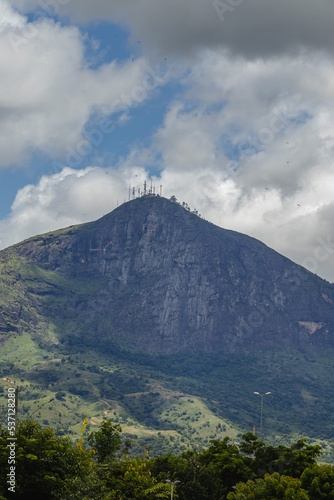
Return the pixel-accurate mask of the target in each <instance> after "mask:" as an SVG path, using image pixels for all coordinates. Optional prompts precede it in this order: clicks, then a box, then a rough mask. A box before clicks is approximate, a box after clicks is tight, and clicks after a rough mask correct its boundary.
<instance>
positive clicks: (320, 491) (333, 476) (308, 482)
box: [300, 465, 334, 500]
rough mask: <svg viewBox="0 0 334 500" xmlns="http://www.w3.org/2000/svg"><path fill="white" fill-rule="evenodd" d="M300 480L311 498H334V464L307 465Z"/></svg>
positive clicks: (312, 499) (313, 499) (318, 499)
mask: <svg viewBox="0 0 334 500" xmlns="http://www.w3.org/2000/svg"><path fill="white" fill-rule="evenodd" d="M300 480H301V483H302V487H303V488H304V489H305V490H307V493H308V496H309V498H310V500H321V499H322V498H326V499H329V500H333V499H334V467H333V466H332V465H313V467H307V468H306V469H305V470H304V472H303V473H302V475H301V477H300Z"/></svg>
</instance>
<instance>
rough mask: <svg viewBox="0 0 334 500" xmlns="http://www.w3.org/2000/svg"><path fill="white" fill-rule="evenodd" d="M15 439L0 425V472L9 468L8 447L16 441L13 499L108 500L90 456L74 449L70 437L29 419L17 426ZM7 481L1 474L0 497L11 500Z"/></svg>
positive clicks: (84, 451)
mask: <svg viewBox="0 0 334 500" xmlns="http://www.w3.org/2000/svg"><path fill="white" fill-rule="evenodd" d="M15 438H16V439H15V441H14V440H11V436H10V435H9V432H8V431H7V429H6V428H5V427H4V426H3V425H0V469H1V471H6V470H8V467H9V464H8V454H9V448H8V446H7V445H8V443H10V442H13V443H14V442H15V446H13V449H14V448H15V459H14V463H13V464H12V466H13V467H15V497H17V498H20V499H24V500H29V499H31V498H34V500H45V499H46V498H47V499H49V500H54V499H60V498H71V499H72V500H74V499H76V498H78V499H79V498H80V499H82V498H90V499H100V498H108V496H103V495H104V493H103V492H105V488H104V486H103V483H102V482H101V481H100V479H99V477H98V476H97V474H96V473H95V471H94V470H93V467H92V459H91V454H90V453H88V452H87V451H86V450H82V449H81V450H80V449H77V448H75V447H74V446H73V444H72V442H71V441H70V439H69V438H65V437H62V436H57V434H56V432H55V431H54V430H53V429H51V428H50V427H47V428H45V429H41V427H40V425H39V424H38V423H37V422H34V421H32V420H27V421H26V420H21V421H20V422H19V423H18V425H17V428H16V432H15ZM6 480H7V479H6V474H1V477H0V496H1V495H2V496H3V497H5V498H12V496H13V495H12V493H11V492H9V491H8V485H7V484H6ZM88 492H89V497H87V495H86V494H88ZM105 493H106V492H105ZM10 495H11V496H10ZM101 495H102V496H101ZM106 495H107V493H106Z"/></svg>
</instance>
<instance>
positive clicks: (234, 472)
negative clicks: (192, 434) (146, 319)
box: [0, 419, 334, 500]
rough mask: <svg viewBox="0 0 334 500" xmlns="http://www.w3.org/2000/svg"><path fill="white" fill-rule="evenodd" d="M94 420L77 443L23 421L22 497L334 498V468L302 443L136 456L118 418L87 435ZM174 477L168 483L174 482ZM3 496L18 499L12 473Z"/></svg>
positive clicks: (219, 445)
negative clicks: (11, 485)
mask: <svg viewBox="0 0 334 500" xmlns="http://www.w3.org/2000/svg"><path fill="white" fill-rule="evenodd" d="M87 422H88V421H87V419H85V421H84V425H83V427H82V433H81V438H80V439H79V440H78V441H77V442H76V444H75V445H73V443H71V441H70V440H69V438H66V437H63V436H59V435H57V433H56V432H55V431H54V430H53V429H52V428H50V427H46V428H44V429H42V428H41V427H40V425H39V424H38V423H37V422H35V421H33V420H24V421H20V422H19V424H18V427H17V431H16V435H15V437H16V444H15V451H16V455H15V497H17V498H20V499H27V500H30V499H31V498H34V499H35V500H42V499H43V500H44V499H46V498H47V499H49V500H53V499H54V500H56V499H73V500H74V499H84V500H85V499H86V500H88V499H92V500H94V499H96V500H136V499H138V500H145V499H146V500H147V499H149V500H150V499H151V500H154V499H166V500H167V499H168V498H170V490H171V484H170V481H172V482H175V481H178V483H176V484H175V485H174V498H175V499H177V498H180V499H181V498H182V500H225V499H227V500H234V499H235V500H244V499H247V498H251V499H255V500H256V499H259V500H260V499H261V500H263V499H280V498H282V499H287V500H288V499H289V500H299V499H300V500H302V499H305V500H307V499H310V500H319V499H321V498H326V499H327V498H328V499H331V498H334V467H333V466H331V465H319V464H317V463H316V459H317V458H318V457H319V456H320V455H321V448H320V447H319V446H311V445H308V444H307V443H306V442H305V441H304V440H299V441H297V442H295V443H293V444H292V445H290V446H289V447H287V446H284V445H279V446H268V445H265V443H264V442H262V441H260V440H259V438H258V437H257V436H254V435H253V434H251V433H247V434H244V435H243V436H242V439H241V441H240V443H233V442H231V441H230V440H229V438H225V439H223V440H221V441H220V440H212V441H211V443H210V446H209V447H208V448H207V449H205V450H202V451H200V452H196V449H194V450H188V451H186V452H183V453H181V454H178V455H173V454H171V453H165V454H164V455H162V456H155V457H150V452H149V450H144V451H143V452H142V453H141V454H138V455H137V456H135V457H133V456H132V457H131V456H130V450H131V447H132V445H133V443H132V442H131V440H129V439H128V438H124V436H123V438H122V434H121V427H120V426H119V425H117V424H116V425H115V424H113V423H112V422H111V420H107V421H104V422H103V423H102V424H101V425H100V427H99V430H97V431H95V432H90V433H89V432H88V431H87V429H86V426H87ZM11 439H12V437H11V436H10V435H9V433H8V431H7V429H6V428H5V427H4V426H3V425H0V469H1V471H2V472H5V471H6V470H8V469H9V465H8V456H9V449H8V446H7V445H8V442H9V441H10V440H11ZM167 480H169V482H167ZM0 481H1V482H0V499H1V500H4V499H7V498H12V495H13V494H12V492H11V491H8V484H7V476H6V474H4V473H2V475H1V479H0Z"/></svg>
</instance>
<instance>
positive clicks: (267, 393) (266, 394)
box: [254, 392, 271, 440]
mask: <svg viewBox="0 0 334 500" xmlns="http://www.w3.org/2000/svg"><path fill="white" fill-rule="evenodd" d="M254 394H257V395H258V396H261V424H260V440H262V415H263V398H264V396H268V395H269V394H271V392H266V393H265V394H260V393H259V392H254Z"/></svg>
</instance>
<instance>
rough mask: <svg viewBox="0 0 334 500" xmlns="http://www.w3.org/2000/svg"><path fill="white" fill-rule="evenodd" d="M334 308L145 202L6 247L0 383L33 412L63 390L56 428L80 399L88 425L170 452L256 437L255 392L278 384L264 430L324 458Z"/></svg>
mask: <svg viewBox="0 0 334 500" xmlns="http://www.w3.org/2000/svg"><path fill="white" fill-rule="evenodd" d="M333 303H334V286H333V285H331V284H329V283H328V282H326V281H324V280H322V279H320V278H319V277H318V276H316V275H314V274H312V273H310V272H308V271H307V270H305V269H303V268H302V267H300V266H298V265H296V264H295V263H293V262H292V261H290V260H289V259H287V258H285V257H283V256H282V255H280V254H279V253H277V252H275V251H274V250H272V249H270V248H268V247H267V246H266V245H264V244H263V243H261V242H260V241H258V240H256V239H254V238H251V237H249V236H246V235H243V234H240V233H237V232H234V231H230V230H225V229H222V228H220V227H218V226H215V225H213V224H211V223H209V222H207V221H205V220H203V219H202V218H200V217H199V216H197V215H196V214H195V213H191V212H190V211H189V210H187V209H185V208H184V207H182V206H181V205H180V204H178V203H177V202H175V201H171V200H167V199H165V198H162V197H159V196H144V197H141V198H138V199H135V200H133V201H131V202H128V203H125V204H123V205H121V206H120V207H118V208H117V209H116V210H114V211H113V212H111V213H110V214H107V215H105V216H104V217H102V218H101V219H99V220H97V221H95V222H91V223H88V224H82V225H79V226H71V227H69V228H66V229H62V230H59V231H54V232H50V233H47V234H44V235H40V236H36V237H34V238H30V239H29V240H26V241H24V242H22V243H20V244H17V245H14V246H12V247H10V248H7V249H5V250H3V251H1V252H0V342H1V345H2V348H1V351H2V355H1V356H2V358H1V362H2V367H3V376H4V378H5V379H7V381H8V380H12V379H13V381H14V382H16V383H18V382H17V381H18V380H20V384H21V393H22V396H21V397H22V398H23V400H24V401H25V403H24V404H23V408H22V411H23V412H25V414H26V415H28V414H29V413H31V412H32V411H34V412H35V406H36V405H35V406H34V402H36V401H37V399H39V400H40V402H42V406H44V405H47V401H48V399H45V398H47V397H50V395H55V396H57V397H56V398H55V403H53V404H55V405H56V406H57V405H58V406H57V408H58V407H59V408H58V409H59V412H58V413H57V415H59V416H60V415H61V418H60V424H59V425H60V427H59V429H60V430H61V431H62V432H64V433H71V432H74V433H75V432H77V430H78V427H76V426H78V425H79V424H78V422H80V418H81V417H80V411H79V410H78V408H79V405H86V406H85V411H87V412H90V413H89V414H90V415H91V423H92V425H94V424H96V422H98V420H99V419H101V418H103V416H105V415H113V416H114V418H117V419H120V420H119V421H120V422H121V423H122V425H125V428H126V429H127V432H128V434H129V435H134V434H138V432H139V430H138V429H141V432H143V433H144V434H145V433H146V434H145V436H146V437H145V439H146V438H147V439H148V436H152V435H153V434H154V435H155V437H156V436H157V435H159V434H160V437H159V439H160V440H161V436H165V437H166V439H167V437H168V439H170V440H171V441H168V443H169V446H170V445H171V442H174V445H176V443H178V445H180V446H189V445H190V444H191V443H194V442H195V443H198V445H203V444H205V442H207V440H208V439H209V438H210V437H211V438H212V437H217V436H220V437H221V436H222V435H224V432H225V433H227V432H229V434H230V435H234V436H236V435H237V434H238V433H240V431H241V432H242V431H245V430H249V429H251V428H252V426H253V423H254V420H255V421H256V422H257V419H258V411H257V406H256V405H257V403H259V402H258V401H257V400H256V398H255V396H254V394H253V393H254V391H260V392H263V393H264V392H267V391H271V392H272V395H273V397H272V399H271V402H270V403H267V401H266V407H267V406H268V409H267V412H268V413H267V415H268V423H267V433H268V435H269V434H270V435H271V436H272V439H274V438H275V439H276V438H277V435H278V434H280V433H281V434H287V433H290V434H291V435H292V434H296V433H302V434H303V435H308V436H310V437H311V438H312V439H323V440H325V442H326V446H328V456H331V453H332V451H331V449H332V448H331V447H332V445H333V446H334V433H333V430H332V428H331V426H330V425H329V422H330V415H331V414H332V411H333V409H334V408H333V404H332V402H331V401H332V399H333V398H332V397H331V396H332V395H334V394H332V393H333V388H332V386H333V384H332V381H333V378H332V377H333V342H334V306H333ZM7 381H6V380H5V381H4V380H2V382H1V383H2V385H3V387H5V386H6V383H7ZM0 389H1V384H0ZM46 392H47V394H46ZM275 394H276V396H275ZM274 396H275V397H274ZM73 398H74V399H73ZM75 401H76V403H75ZM190 401H192V403H190ZM36 404H37V403H36ZM73 405H74V406H73ZM94 405H95V406H94ZM101 405H102V407H101ZM179 405H181V408H182V409H183V411H182V412H179V411H177V408H178V406H179ZM37 408H38V406H37ZM47 408H49V407H48V406H44V408H43V409H42V410H41V411H39V412H38V413H37V415H40V418H41V419H43V416H44V421H45V422H47V421H51V422H52V421H53V420H52V419H53V418H54V415H55V413H54V409H52V405H51V406H50V411H47ZM69 409H72V411H73V415H74V416H73V415H72V414H71V415H69V414H68V411H69ZM179 409H180V408H179ZM195 409H196V411H195ZM174 410H175V411H174ZM57 411H58V410H57ZM36 412H37V410H36ZM43 412H44V413H43ZM66 412H67V413H66ZM108 412H109V413H108ZM173 412H174V413H173ZM46 413H47V417H46ZM173 415H174V417H173ZM181 415H184V416H181ZM204 415H205V418H206V420H204V421H203V422H202V423H201V425H200V423H199V422H201V418H202V417H201V416H203V418H204ZM319 415H320V416H321V419H320V420H319ZM177 416H178V417H177ZM124 422H125V423H124ZM196 422H197V423H198V424H196ZM206 422H209V423H210V422H215V423H214V424H213V423H212V425H211V424H210V425H209V424H208V425H207V424H206ZM269 423H270V425H269ZM196 425H197V427H196ZM224 429H225V431H224ZM269 429H270V431H269ZM150 433H151V434H150ZM152 433H153V434H152ZM161 433H162V434H161ZM275 436H276V437H275ZM182 439H183V441H182ZM196 439H197V441H196ZM173 440H174V441H173ZM184 440H185V441H184ZM184 442H185V443H186V444H182V443H184ZM160 448H161V443H160Z"/></svg>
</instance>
